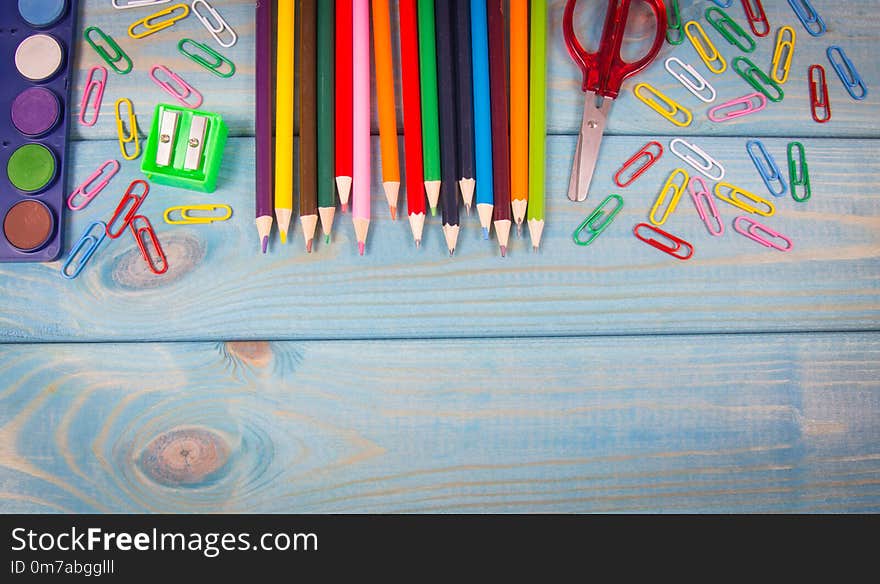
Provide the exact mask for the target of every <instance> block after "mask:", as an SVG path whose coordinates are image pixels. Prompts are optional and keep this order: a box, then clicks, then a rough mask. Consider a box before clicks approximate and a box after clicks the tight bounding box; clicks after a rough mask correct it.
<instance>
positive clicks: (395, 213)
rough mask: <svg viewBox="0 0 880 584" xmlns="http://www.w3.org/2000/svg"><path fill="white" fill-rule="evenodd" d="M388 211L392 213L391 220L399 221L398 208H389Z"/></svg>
mask: <svg viewBox="0 0 880 584" xmlns="http://www.w3.org/2000/svg"><path fill="white" fill-rule="evenodd" d="M388 210H389V211H391V220H392V221H397V207H388Z"/></svg>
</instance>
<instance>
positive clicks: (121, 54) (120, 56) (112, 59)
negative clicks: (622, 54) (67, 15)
mask: <svg viewBox="0 0 880 584" xmlns="http://www.w3.org/2000/svg"><path fill="white" fill-rule="evenodd" d="M92 33H95V34H97V35H98V37H99V38H100V39H101V41H102V42H103V43H104V44H105V45H107V47H108V48H109V49H110V50H111V51H113V53H112V54H111V53H109V52H108V51H107V49H106V48H104V47H103V46H102V45H99V44H98V43H96V42H95V41H94V40H93V39H92ZM83 38H85V39H86V42H87V43H89V45H90V46H91V47H92V48H93V49H95V52H96V53H98V56H99V57H101V58H102V59H103V60H104V62H105V63H107V64H108V65H109V66H110V68H111V69H113V70H114V71H116V72H117V73H119V74H120V75H125V74H126V73H128V72H130V71H131V69H132V64H131V58H130V57H129V56H128V55H127V54H126V53H125V51H123V50H122V47H120V46H119V45H118V44H117V43H116V41H114V40H113V38H112V37H111V36H110V35H108V34H107V33H105V32H104V31H103V30H101V29H100V28H98V27H97V26H90V27H88V28H87V29H85V30H84V31H83ZM118 63H125V65H124V66H123V67H119V66H118V65H117V64H118Z"/></svg>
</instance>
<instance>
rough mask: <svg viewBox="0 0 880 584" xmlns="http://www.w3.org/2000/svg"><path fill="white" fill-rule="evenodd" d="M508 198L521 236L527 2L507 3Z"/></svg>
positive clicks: (525, 187)
mask: <svg viewBox="0 0 880 584" xmlns="http://www.w3.org/2000/svg"><path fill="white" fill-rule="evenodd" d="M510 199H511V206H512V208H513V221H514V223H516V230H517V234H521V233H522V224H523V221H524V220H525V218H526V207H527V206H528V203H529V2H528V0H510Z"/></svg>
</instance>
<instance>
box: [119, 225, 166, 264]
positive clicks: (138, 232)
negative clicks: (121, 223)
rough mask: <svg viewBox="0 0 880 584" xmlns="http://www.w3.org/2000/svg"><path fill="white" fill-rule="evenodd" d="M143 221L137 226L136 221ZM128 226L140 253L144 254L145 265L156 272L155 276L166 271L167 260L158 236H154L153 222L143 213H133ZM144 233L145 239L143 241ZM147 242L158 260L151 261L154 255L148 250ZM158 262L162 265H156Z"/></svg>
mask: <svg viewBox="0 0 880 584" xmlns="http://www.w3.org/2000/svg"><path fill="white" fill-rule="evenodd" d="M139 222H140V223H144V225H141V226H140V227H138V223H139ZM129 227H130V228H131V232H132V234H134V238H135V240H136V241H137V245H138V249H140V250H141V255H142V256H144V261H146V262H147V265H148V266H149V267H150V271H151V272H153V273H154V274H156V275H157V276H161V275H162V274H164V273H165V272H167V271H168V260H167V259H166V258H165V252H164V251H162V246H161V245H159V238H158V237H156V230H155V229H153V224H152V223H150V220H149V219H147V218H146V217H144V216H143V215H135V216H134V217H132V218H131V222H130V223H129ZM144 234H146V236H147V239H148V240H149V241H148V242H147V241H144ZM147 243H149V244H150V245H151V246H152V249H153V251H154V252H155V259H156V260H158V261H153V259H154V256H153V253H151V252H150V249H149V248H148V247H147ZM157 263H158V264H160V265H161V266H162V267H161V268H158V267H156V264H157Z"/></svg>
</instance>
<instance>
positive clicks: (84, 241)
mask: <svg viewBox="0 0 880 584" xmlns="http://www.w3.org/2000/svg"><path fill="white" fill-rule="evenodd" d="M96 227H100V229H101V233H100V235H94V234H93V233H92V232H93V231H94V230H95V228H96ZM106 237H107V224H106V223H104V222H103V221H92V223H91V224H90V225H89V226H88V227H86V230H85V233H83V234H82V237H80V238H79V240H78V241H77V242H76V243H74V244H73V248H72V249H71V250H70V253H69V254H68V256H67V259H66V260H65V261H64V265H63V266H61V275H62V276H63V277H65V278H67V279H68V280H73V279H74V278H76V277H77V276H79V275H80V272H82V271H83V268H85V267H86V264H87V263H89V260H90V259H91V257H92V256H93V255H95V252H96V251H98V248H99V247H101V244H102V243H103V242H104V239H105V238H106ZM86 246H88V247H86ZM83 250H85V251H83ZM80 252H82V253H80ZM74 262H76V265H75V267H74V269H73V271H72V272H71V271H70V267H71V266H73V265H74Z"/></svg>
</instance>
